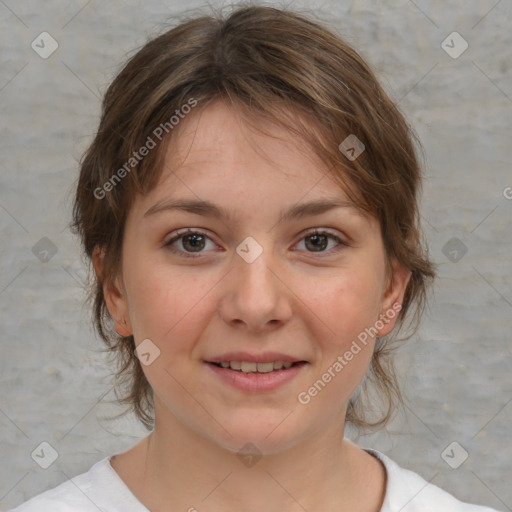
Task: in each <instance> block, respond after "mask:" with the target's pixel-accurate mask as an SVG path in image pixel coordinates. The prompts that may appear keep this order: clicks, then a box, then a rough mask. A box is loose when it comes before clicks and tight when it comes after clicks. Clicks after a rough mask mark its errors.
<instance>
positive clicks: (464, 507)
mask: <svg viewBox="0 0 512 512" xmlns="http://www.w3.org/2000/svg"><path fill="white" fill-rule="evenodd" d="M365 451H367V452H369V453H370V454H371V455H374V456H375V457H377V458H378V459H379V460H381V461H382V462H383V464H384V466H385V467H386V472H387V484H386V495H385V498H384V503H383V505H382V509H381V512H398V511H401V512H498V511H496V510H495V509H491V508H489V507H484V506H480V505H472V504H470V503H465V502H463V501H459V500H458V499H457V498H455V497H454V496H452V495H451V494H449V493H448V492H446V491H444V490H443V489H441V488H440V487H437V486H435V485H434V484H431V483H429V482H427V481H426V480H424V479H423V478H422V477H421V476H420V475H418V474H417V473H414V472H413V471H410V470H408V469H404V468H402V467H400V466H399V465H398V464H397V463H396V462H394V461H393V460H392V459H390V458H389V457H388V456H386V455H384V454H383V453H381V452H379V451H377V450H372V449H365Z"/></svg>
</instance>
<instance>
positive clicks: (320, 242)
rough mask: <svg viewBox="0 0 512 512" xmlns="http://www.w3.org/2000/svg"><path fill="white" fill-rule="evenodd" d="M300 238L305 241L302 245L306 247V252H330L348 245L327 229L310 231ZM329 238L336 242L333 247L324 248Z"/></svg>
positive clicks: (327, 244)
mask: <svg viewBox="0 0 512 512" xmlns="http://www.w3.org/2000/svg"><path fill="white" fill-rule="evenodd" d="M302 240H304V241H305V243H304V246H305V247H306V251H307V252H316V253H326V254H332V253H335V252H337V251H338V250H340V249H342V248H343V247H344V246H347V245H348V244H346V243H345V242H343V241H342V240H340V238H338V237H337V236H336V235H334V234H332V233H330V232H329V231H317V230H315V231H313V232H312V233H309V234H307V235H306V236H305V237H304V238H303V239H302ZM302 240H301V242H302ZM329 240H331V241H334V242H336V244H335V246H334V248H333V249H328V250H326V248H327V247H328V246H329Z"/></svg>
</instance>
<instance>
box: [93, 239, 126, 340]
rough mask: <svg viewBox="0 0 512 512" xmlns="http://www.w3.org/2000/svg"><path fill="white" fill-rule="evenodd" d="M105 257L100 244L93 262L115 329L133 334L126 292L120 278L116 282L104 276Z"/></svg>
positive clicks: (120, 332)
mask: <svg viewBox="0 0 512 512" xmlns="http://www.w3.org/2000/svg"><path fill="white" fill-rule="evenodd" d="M104 257H105V252H104V250H103V249H101V248H100V247H99V246H96V247H95V248H94V251H93V254H92V262H93V265H94V271H95V273H96V275H97V276H98V277H99V278H100V279H101V281H102V283H103V296H104V297H105V303H106V304H107V309H108V311H109V313H110V316H111V317H112V319H113V320H114V329H115V330H116V332H117V334H119V335H120V336H131V335H132V334H133V330H132V327H131V324H130V318H129V315H128V305H127V302H126V297H125V295H126V294H125V292H124V288H123V286H122V284H121V283H120V281H121V280H120V279H119V278H117V277H116V279H115V282H111V281H110V280H109V279H108V278H106V279H105V278H103V276H104Z"/></svg>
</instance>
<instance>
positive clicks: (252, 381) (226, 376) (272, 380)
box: [204, 354, 308, 393]
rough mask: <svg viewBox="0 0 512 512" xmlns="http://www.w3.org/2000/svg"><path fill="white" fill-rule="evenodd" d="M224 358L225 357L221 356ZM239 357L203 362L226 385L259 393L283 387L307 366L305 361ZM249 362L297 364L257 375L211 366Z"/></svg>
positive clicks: (238, 355)
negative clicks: (221, 363)
mask: <svg viewBox="0 0 512 512" xmlns="http://www.w3.org/2000/svg"><path fill="white" fill-rule="evenodd" d="M223 357H226V356H223ZM238 357H240V354H237V356H236V358H232V359H229V358H228V359H221V360H220V361H211V362H208V361H204V364H205V365H206V366H207V368H209V369H210V370H211V371H212V372H213V374H214V375H215V376H216V377H217V378H218V379H219V380H220V381H221V382H223V383H225V384H228V385H229V386H232V387H234V388H236V389H239V390H242V391H247V392H252V393H261V392H265V391H267V392H268V391H274V390H275V389H277V388H279V387H281V386H284V385H285V384H286V383H288V382H290V381H291V380H293V379H294V378H295V377H296V376H297V375H298V374H299V373H300V372H302V371H303V369H304V367H305V366H306V365H307V364H308V363H307V362H306V361H298V360H293V359H282V358H276V359H274V356H273V357H272V358H270V359H267V360H265V361H263V360H262V357H263V356H262V355H259V356H254V357H255V358H256V357H257V358H256V359H248V358H247V354H246V355H245V356H244V357H241V358H240V359H238ZM230 360H231V361H249V362H258V363H268V362H271V361H292V362H295V363H297V364H294V365H293V366H290V368H286V369H285V368H283V369H282V370H274V371H272V372H269V373H257V372H250V373H244V372H242V371H238V370H231V368H222V367H220V366H217V365H215V364H213V362H221V361H230Z"/></svg>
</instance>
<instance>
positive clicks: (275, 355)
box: [206, 352, 304, 363]
mask: <svg viewBox="0 0 512 512" xmlns="http://www.w3.org/2000/svg"><path fill="white" fill-rule="evenodd" d="M224 361H247V362H250V363H273V362H275V361H283V362H284V363H286V362H291V363H298V362H301V361H304V359H299V358H297V357H293V356H289V355H286V354H282V353H280V352H263V353H261V354H251V353H249V352H227V353H225V354H222V355H220V356H215V357H210V358H208V359H206V362H208V363H222V362H224Z"/></svg>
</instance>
